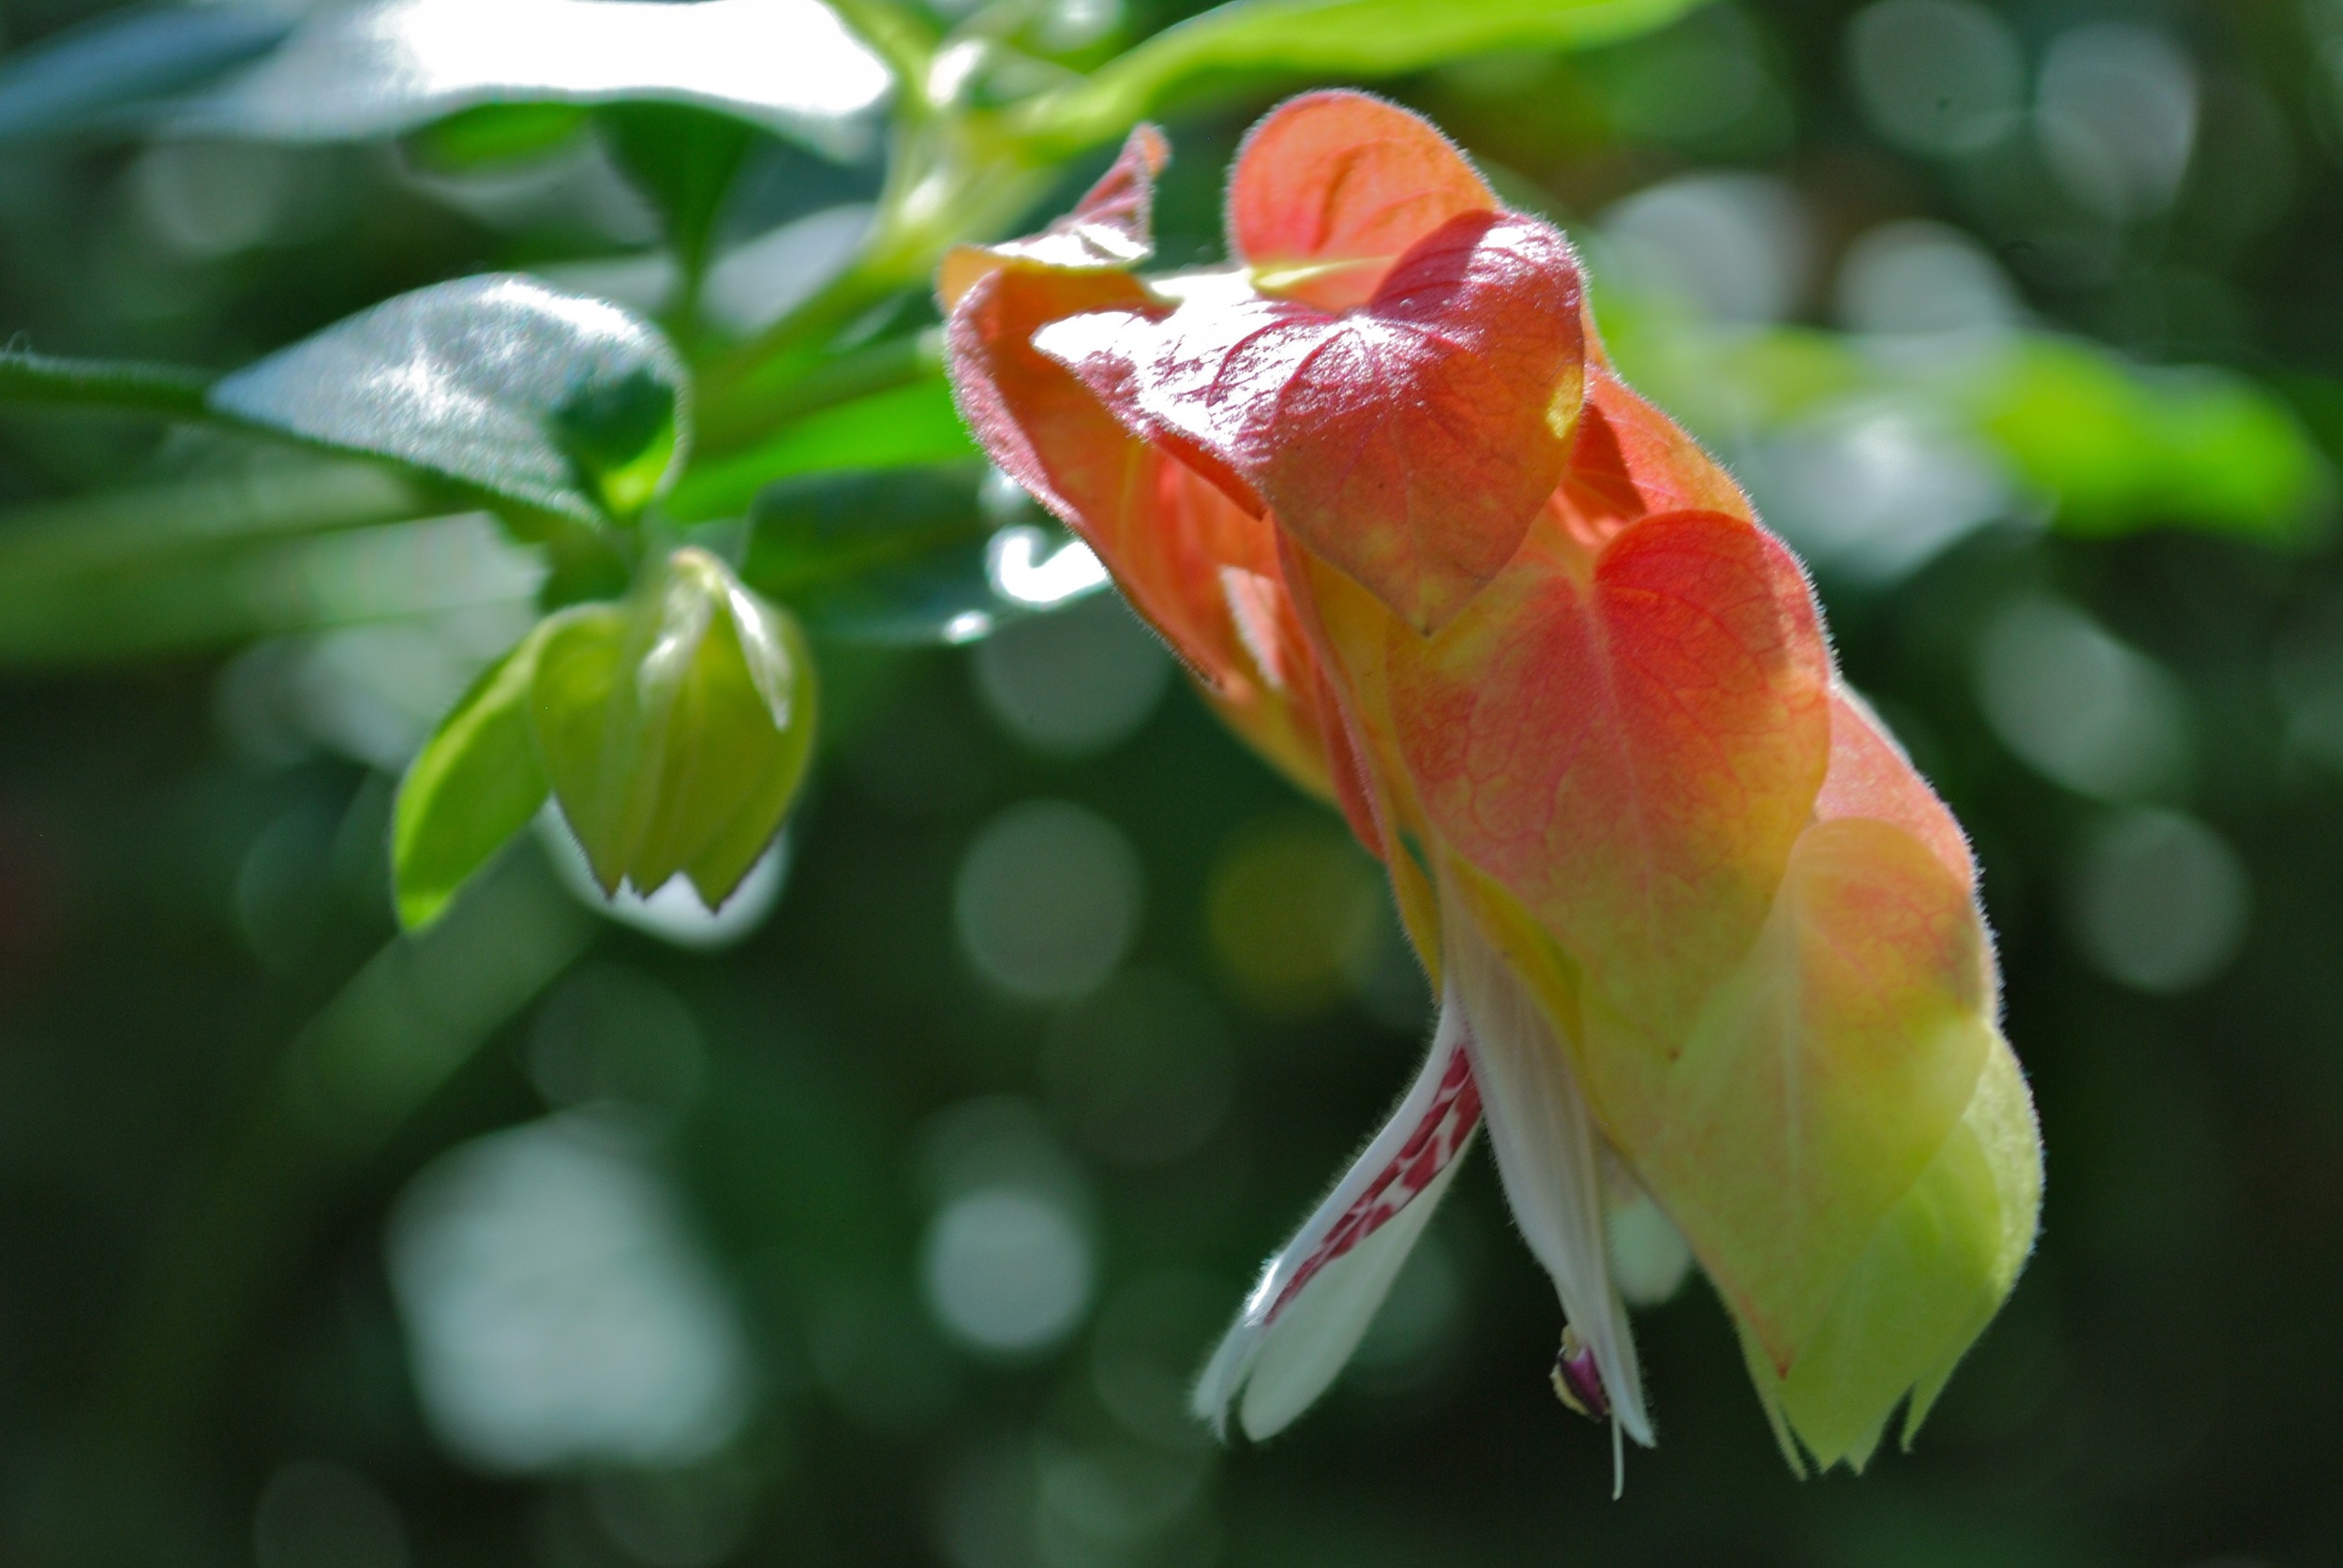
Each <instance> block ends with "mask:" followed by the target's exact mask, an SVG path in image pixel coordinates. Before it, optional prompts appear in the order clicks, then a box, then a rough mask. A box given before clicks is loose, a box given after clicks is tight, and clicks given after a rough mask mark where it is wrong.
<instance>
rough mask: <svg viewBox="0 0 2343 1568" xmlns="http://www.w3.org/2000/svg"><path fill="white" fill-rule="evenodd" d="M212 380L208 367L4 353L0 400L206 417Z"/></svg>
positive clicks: (1, 355)
mask: <svg viewBox="0 0 2343 1568" xmlns="http://www.w3.org/2000/svg"><path fill="white" fill-rule="evenodd" d="M212 381H213V377H212V376H211V374H210V373H209V372H207V371H202V370H193V369H188V368H187V367H186V366H176V365H142V364H137V363H134V362H131V361H127V360H97V359H58V358H54V357H52V356H51V355H48V354H36V353H26V352H22V351H7V352H0V403H61V404H77V405H81V406H83V407H91V406H96V407H99V408H113V409H121V410H123V411H127V412H139V413H153V414H161V415H163V416H164V417H166V418H170V419H208V418H211V417H212V411H211V409H210V406H209V405H208V404H207V403H206V402H205V400H204V395H205V393H206V392H207V391H208V390H209V389H210V387H211V384H212Z"/></svg>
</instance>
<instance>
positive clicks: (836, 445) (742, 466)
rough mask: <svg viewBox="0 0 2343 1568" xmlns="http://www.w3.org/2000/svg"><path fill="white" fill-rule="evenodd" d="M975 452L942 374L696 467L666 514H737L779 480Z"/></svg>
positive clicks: (817, 415)
mask: <svg viewBox="0 0 2343 1568" xmlns="http://www.w3.org/2000/svg"><path fill="white" fill-rule="evenodd" d="M976 455H977V444H976V442H975V441H973V440H971V439H970V438H969V435H968V429H967V426H964V425H963V424H962V423H961V419H960V411H959V410H958V409H957V408H955V407H954V406H953V404H952V392H951V387H950V384H949V383H948V382H947V381H945V380H944V378H943V377H942V376H941V375H935V376H923V377H921V378H920V379H919V380H918V381H913V382H911V383H910V384H908V385H905V386H899V387H893V388H890V389H889V390H888V391H886V392H878V393H873V394H872V395H871V396H867V397H858V398H856V399H854V400H853V401H851V402H845V403H839V404H835V405H833V406H831V407H829V408H827V409H822V410H819V411H816V412H813V413H810V414H807V415H806V416H804V417H803V418H801V419H798V420H796V421H794V422H792V423H791V424H790V425H788V426H785V427H784V428H783V430H782V431H781V432H780V433H779V434H777V435H775V436H774V437H772V438H771V439H770V440H769V441H766V442H764V443H763V444H762V445H759V446H755V447H752V448H750V449H749V450H748V451H746V452H743V453H740V454H739V455H737V456H728V457H724V458H721V459H718V460H717V461H715V462H711V463H704V464H701V465H700V466H698V467H696V468H694V470H692V471H691V472H690V473H689V474H687V475H685V476H684V478H683V479H682V480H681V481H680V482H679V484H678V485H676V488H675V493H674V495H673V496H672V497H671V498H670V500H669V501H668V507H667V510H668V511H670V512H672V513H673V514H675V515H677V516H678V517H680V518H683V519H685V520H686V521H693V522H696V521H701V520H704V519H707V518H710V517H728V516H738V515H740V514H741V513H742V512H743V511H746V510H747V509H748V506H749V504H750V502H751V501H753V500H754V499H755V497H756V495H757V493H758V492H759V491H761V490H763V489H764V488H765V486H767V485H770V484H772V483H774V482H775V481H776V480H782V479H788V478H792V477H794V476H796V475H798V474H803V473H814V472H820V471H823V470H845V469H893V468H912V467H916V466H918V465H920V464H924V463H947V462H951V461H954V460H956V459H966V458H973V457H975V456H976Z"/></svg>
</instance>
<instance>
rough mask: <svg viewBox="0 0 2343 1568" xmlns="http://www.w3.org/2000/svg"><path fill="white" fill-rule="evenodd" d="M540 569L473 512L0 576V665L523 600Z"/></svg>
mask: <svg viewBox="0 0 2343 1568" xmlns="http://www.w3.org/2000/svg"><path fill="white" fill-rule="evenodd" d="M544 575H545V566H544V563H543V562H542V561H541V560H539V559H538V558H537V556H536V555H535V554H534V553H533V552H531V551H529V550H526V549H522V548H520V547H519V546H517V545H514V544H513V543H512V541H511V540H510V539H508V538H507V537H506V536H505V534H504V532H503V530H500V528H498V526H497V524H496V522H495V521H494V519H492V518H490V517H487V516H485V515H482V514H479V513H469V514H465V515H460V516H453V517H431V518H425V519H422V520H419V521H413V522H398V523H391V524H387V525H382V526H378V527H371V528H350V529H345V530H341V531H338V532H334V533H328V534H323V535H320V536H316V537H310V538H293V539H269V538H258V539H253V540H248V541H243V542H240V543H238V544H237V545H233V546H231V547H228V548H224V549H219V550H214V551H207V552H202V553H200V554H193V555H174V556H171V557H168V558H166V559H164V560H159V561H157V563H155V564H154V565H152V566H149V567H144V568H125V569H122V570H113V571H104V572H91V573H79V574H73V575H59V576H55V577H51V578H47V579H45V580H41V579H35V580H30V581H18V580H16V579H14V578H11V577H8V576H7V575H6V574H5V573H0V665H7V664H16V665H26V664H33V665H55V664H63V663H68V662H84V661H91V660H112V659H127V658H131V657H137V656H143V655H151V654H157V653H166V652H172V651H177V650H187V649H198V648H213V647H220V646H224V645H228V644H231V643H236V642H241V641H243V640H245V639H246V638H249V637H255V636H269V635H282V634H286V633H292V632H308V631H321V630H324V629H326V628H329V627H334V626H347V625H352V624H355V623H357V622H360V621H368V620H399V619H403V618H406V617H410V616H419V615H430V614H435V613H437V612H440V611H443V610H452V609H460V608H463V607H466V606H469V605H512V604H526V603H528V602H529V601H530V599H531V598H532V597H533V596H534V594H535V592H536V589H537V585H538V583H539V582H540V581H541V580H542V578H543V577H544Z"/></svg>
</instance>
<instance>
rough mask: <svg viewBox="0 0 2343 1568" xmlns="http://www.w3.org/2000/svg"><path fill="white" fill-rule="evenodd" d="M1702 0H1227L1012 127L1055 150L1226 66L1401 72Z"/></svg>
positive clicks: (1597, 38) (1581, 39)
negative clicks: (1222, 4) (1228, 0)
mask: <svg viewBox="0 0 2343 1568" xmlns="http://www.w3.org/2000/svg"><path fill="white" fill-rule="evenodd" d="M1699 3H1700V0H1231V4H1228V5H1224V6H1217V7H1214V8H1213V9H1211V10H1208V11H1205V12H1203V13H1202V14H1201V15H1199V16H1194V17H1190V18H1188V19H1187V20H1186V21H1185V22H1178V23H1176V24H1174V25H1172V26H1171V27H1168V28H1166V29H1165V30H1164V31H1162V32H1160V33H1158V34H1157V35H1156V36H1155V37H1152V38H1149V39H1148V40H1147V41H1146V42H1144V43H1142V44H1141V45H1140V46H1139V47H1138V48H1136V49H1133V50H1131V51H1130V52H1128V53H1127V54H1124V55H1122V56H1121V57H1119V58H1117V59H1115V60H1112V61H1110V62H1109V63H1108V64H1106V65H1105V66H1102V67H1099V68H1098V70H1097V71H1096V72H1094V73H1092V74H1091V75H1090V76H1089V77H1088V78H1086V79H1084V80H1083V81H1082V82H1079V83H1077V84H1074V85H1071V86H1068V87H1066V88H1063V89H1061V90H1059V91H1058V92H1055V93H1052V94H1050V95H1048V96H1046V97H1040V98H1037V99H1034V100H1033V101H1031V102H1030V103H1029V104H1027V105H1026V106H1025V107H1024V108H1023V109H1022V111H1021V112H1018V113H1017V114H1016V115H1015V116H1014V118H1013V120H1012V124H1013V126H1014V127H1015V128H1016V129H1018V130H1019V131H1021V132H1022V133H1023V135H1025V136H1026V137H1027V138H1029V139H1030V140H1031V141H1032V142H1036V143H1038V144H1039V145H1041V146H1043V147H1046V148H1051V149H1071V148H1073V147H1077V146H1086V145H1089V144H1091V143H1094V142H1103V141H1107V140H1108V139H1110V138H1112V137H1116V136H1120V135H1121V134H1122V133H1123V132H1124V131H1126V130H1127V129H1129V128H1130V127H1131V126H1132V125H1134V124H1136V123H1137V122H1138V121H1140V120H1141V119H1143V118H1145V117H1146V116H1147V115H1149V114H1152V113H1155V112H1158V111H1159V110H1160V109H1161V108H1162V106H1163V105H1164V104H1165V102H1166V101H1167V100H1170V99H1173V98H1175V97H1177V96H1178V95H1179V94H1180V93H1181V91H1182V90H1183V89H1186V88H1189V87H1192V86H1194V85H1195V84H1197V83H1198V82H1201V81H1202V80H1203V79H1205V78H1207V77H1210V76H1212V75H1215V74H1218V73H1226V72H1247V71H1249V72H1261V71H1275V72H1279V73H1283V74H1291V75H1301V74H1312V75H1328V76H1349V77H1378V76H1395V75H1398V74H1400V73H1401V72H1404V71H1411V70H1421V69H1423V68H1425V67H1428V66H1437V65H1440V64H1441V63H1442V62H1444V61H1449V60H1455V59H1461V58H1463V57H1466V56H1468V55H1473V54H1484V53H1488V52H1492V51H1496V50H1501V49H1563V48H1580V47H1585V46H1589V45H1592V44H1601V43H1609V42H1612V41H1614V40H1616V39H1619V38H1625V37H1633V36H1634V35H1635V34H1638V33H1645V32H1649V31H1650V30H1652V29H1654V28H1657V27H1661V26H1664V25H1665V24H1666V23H1667V22H1673V21H1674V20H1675V19H1676V18H1678V17H1679V16H1681V15H1683V14H1684V13H1685V12H1686V11H1689V10H1691V9H1693V8H1694V7H1695V6H1697V5H1698V4H1699Z"/></svg>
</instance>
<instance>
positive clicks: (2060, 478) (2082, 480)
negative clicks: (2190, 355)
mask: <svg viewBox="0 0 2343 1568" xmlns="http://www.w3.org/2000/svg"><path fill="white" fill-rule="evenodd" d="M1977 411H1978V416H1979V420H1980V423H1981V425H1982V426H1983V428H1984V429H1985V430H1986V431H1988V432H1989V433H1990V434H1991V435H1992V437H1993V438H1994V439H1995V440H1996V441H1998V442H1999V443H2000V445H2001V447H2002V449H2003V451H2004V452H2006V453H2007V455H2008V456H2009V458H2010V461H2011V462H2012V463H2013V465H2014V466H2015V467H2016V468H2017V470H2018V471H2019V472H2020V474H2022V476H2023V477H2024V478H2025V479H2026V480H2028V481H2029V482H2031V483H2032V484H2034V485H2037V487H2039V488H2041V489H2042V490H2045V491H2047V492H2049V493H2050V494H2051V495H2052V496H2054V497H2056V498H2057V502H2058V513H2057V521H2058V525H2059V526H2060V527H2061V528H2062V529H2064V530H2067V531H2069V532H2074V533H2082V534H2093V535H2109V534H2118V533H2126V532H2129V531H2131V530H2134V529H2137V528H2140V527H2142V526H2143V525H2148V524H2157V523H2176V524H2184V525H2187V526H2190V527H2195V528H2199V529H2202V530H2208V531H2215V532H2233V533H2241V534H2246V535H2251V536H2255V537H2259V538H2262V539H2265V540H2279V541H2283V540H2287V539H2299V538H2300V537H2302V533H2303V524H2304V523H2305V522H2306V521H2307V520H2308V518H2309V517H2310V516H2311V515H2312V514H2313V511H2314V509H2315V508H2316V506H2317V504H2318V503H2319V502H2320V501H2321V500H2322V499H2324V498H2325V497H2326V495H2327V494H2328V492H2329V490H2330V486H2331V480H2330V476H2329V474H2328V471H2327V467H2326V464H2325V462H2324V461H2323V460H2322V459H2321V457H2320V455H2319V454H2318V452H2317V450H2316V449H2315V448H2314V447H2313V446H2312V444H2311V442H2310V441H2309V438H2308V437H2307V436H2306V434H2305V432H2304V430H2303V428H2302V426H2301V425H2300V424H2299V423H2298V422H2297V421H2296V420H2295V418H2294V416H2293V414H2292V412H2291V411H2290V410H2289V409H2288V408H2287V406H2286V404H2285V403H2284V402H2283V401H2282V400H2281V399H2280V398H2279V397H2278V396H2276V395H2275V394H2273V393H2271V392H2268V391H2266V390H2264V389H2262V388H2261V387H2258V386H2255V385H2253V384H2252V383H2251V382H2248V381H2243V380H2240V379H2239V378H2237V377H2234V376H2231V375H2229V374H2226V373H2224V372H2221V371H2217V370H2213V369H2208V368H2196V369H2188V370H2154V371H2150V370H2143V369H2141V368H2138V367H2135V366H2127V365H2125V364H2123V363H2122V362H2121V361H2119V360H2117V359H2116V358H2115V357H2114V356H2113V355H2112V354H2110V353H2108V352H2107V351H2104V350H2100V349H2097V348H2096V347H2093V346H2090V345H2086V344H2082V343H2077V342H2071V341H2067V340H2065V339H2060V338H2052V337H2036V338H2031V339H2029V340H2027V341H2026V342H2025V343H2024V344H2023V346H2022V348H2021V350H2020V351H2018V352H2017V353H2016V354H2015V355H2014V356H2013V357H2012V359H2011V362H2010V364H2009V366H2008V368H2007V372H2006V373H2005V374H2004V375H2002V376H2001V377H1999V378H1997V379H1995V380H1994V381H1991V382H1989V383H1987V384H1986V385H1985V386H1984V387H1983V388H1982V389H1981V390H1980V395H1979V396H1978V397H1977Z"/></svg>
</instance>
